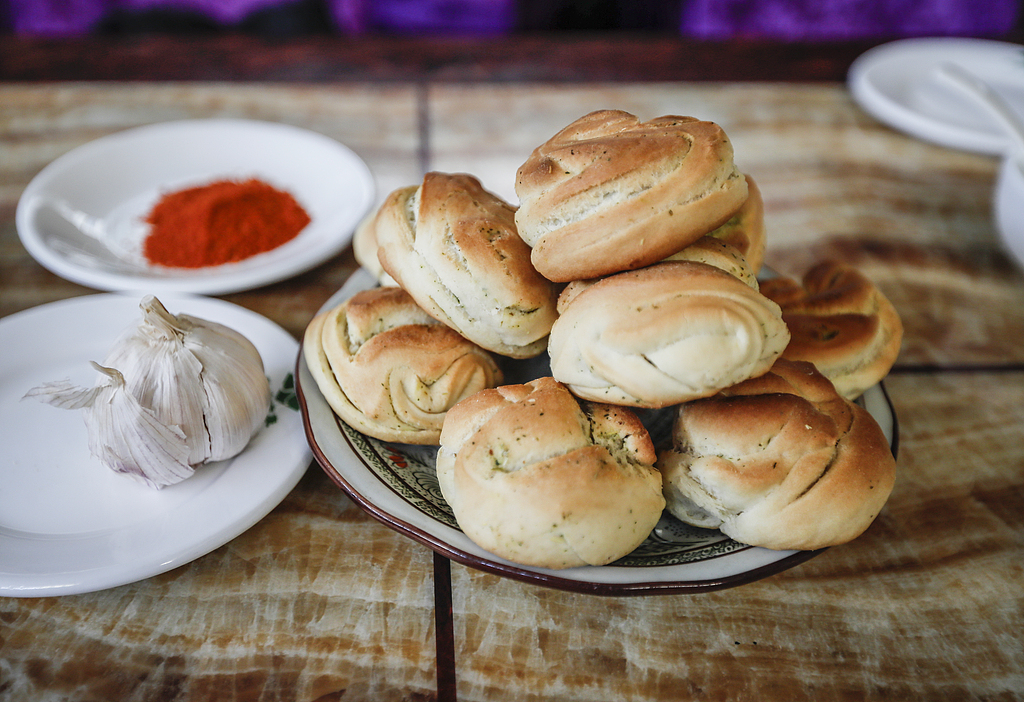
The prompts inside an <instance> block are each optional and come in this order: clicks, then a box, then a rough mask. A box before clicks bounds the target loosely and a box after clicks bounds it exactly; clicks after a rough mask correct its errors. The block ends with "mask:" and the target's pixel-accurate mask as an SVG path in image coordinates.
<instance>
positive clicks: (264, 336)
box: [0, 294, 311, 597]
mask: <svg viewBox="0 0 1024 702" xmlns="http://www.w3.org/2000/svg"><path fill="white" fill-rule="evenodd" d="M139 300H140V298H139V297H138V296H136V295H127V294H100V295H88V296H85V297H78V298H72V299H69V300H63V301H61V302H55V303H51V304H48V305H43V306H40V307H36V308H34V309H30V310H26V311H24V312H19V313H17V314H13V315H10V316H9V317H5V318H4V319H2V320H0V339H3V343H0V431H2V432H3V446H4V452H3V456H2V458H0V475H2V476H3V479H2V481H0V595H5V596H18V597H39V596H43V595H68V594H75V593H81V592H90V591H94V590H102V589H105V588H109V587H115V586H117V585H123V584H125V583H130V582H134V581H136V580H141V579H144V578H148V577H150V576H153V575H157V574H159V573H162V572H164V571H167V570H171V569H172V568H176V567H178V566H181V565H184V564H185V563H188V562H189V561H192V560H194V559H196V558H198V557H199V556H202V555H204V554H206V553H209V552H210V551H212V550H213V549H215V548H218V547H219V546H221V545H223V544H225V543H227V542H228V541H230V540H231V539H233V538H234V537H236V536H238V535H239V534H241V533H242V532H243V531H245V530H246V529H248V528H249V527H251V526H252V525H253V524H255V523H256V522H257V521H259V520H260V519H262V518H263V517H264V516H265V515H266V514H267V513H268V512H270V510H271V509H273V508H274V507H275V506H276V505H277V504H278V503H279V502H280V501H281V500H282V499H284V497H285V495H287V494H288V492H289V491H290V490H291V489H292V488H293V487H294V486H295V484H296V483H297V482H298V481H299V478H300V477H302V474H303V473H304V472H305V470H306V468H307V467H308V466H309V464H310V462H311V455H310V452H309V446H308V444H307V443H306V441H305V440H304V438H303V435H302V420H301V417H300V415H299V412H298V411H297V409H295V402H294V399H295V398H294V396H293V392H292V387H291V386H292V378H293V373H294V369H295V359H296V354H297V353H298V342H296V341H295V340H294V339H293V338H292V337H291V335H289V334H288V333H287V332H286V331H284V330H283V329H281V328H280V327H279V326H277V325H276V324H274V323H273V322H271V321H270V320H268V319H266V318H265V317H262V316H260V315H258V314H256V313H254V312H250V311H249V310H246V309H244V308H241V307H238V306H237V305H233V304H230V303H227V302H224V301H222V300H215V299H210V298H203V297H193V296H187V295H175V294H167V295H161V296H160V300H161V302H163V303H164V304H165V305H166V306H167V308H168V309H169V310H170V311H171V312H174V313H178V312H186V313H188V314H191V315H193V316H197V317H202V318H204V319H209V320H212V321H216V322H221V323H222V324H226V325H227V326H229V327H232V328H233V329H235V330H237V331H238V332H240V333H242V334H244V335H245V336H246V337H248V338H249V340H250V341H252V342H253V344H255V345H256V348H257V349H258V350H259V352H260V355H261V356H262V357H263V363H264V366H265V368H266V371H267V376H268V377H269V378H270V383H271V389H272V390H273V391H274V393H275V399H274V404H273V407H272V409H271V413H270V415H269V416H268V420H269V421H270V423H269V424H268V425H267V426H265V427H264V428H263V429H262V430H261V431H260V432H259V433H258V434H257V435H256V436H255V437H254V438H253V440H252V442H251V443H250V444H249V446H247V447H246V449H245V450H244V451H243V452H242V453H241V454H239V455H238V456H236V457H235V458H233V459H231V460H228V461H221V462H218V463H211V464H208V465H206V466H201V467H200V468H198V469H197V470H196V472H195V474H194V475H192V476H191V477H189V478H187V479H186V480H184V481H182V482H180V483H178V484H176V485H171V486H169V487H166V488H163V489H162V490H156V489H153V488H149V487H146V486H145V485H142V484H141V483H138V482H136V481H135V480H133V479H131V478H129V477H127V476H125V475H120V474H117V473H114V472H113V471H112V470H110V469H109V468H107V467H105V466H104V465H102V464H101V463H100V462H99V461H97V460H96V459H95V458H93V457H92V456H91V455H90V453H89V447H88V444H87V437H86V430H85V423H84V422H83V420H82V413H81V412H77V411H71V410H63V409H58V408H56V407H51V406H50V405H46V404H43V403H42V402H39V401H37V400H33V399H26V400H22V397H23V396H24V395H25V393H26V392H27V391H28V390H29V389H31V388H33V387H35V386H36V385H39V384H40V383H43V382H47V381H53V380H61V379H63V378H70V379H71V380H72V381H73V382H75V383H79V384H82V385H92V384H93V382H94V381H95V378H96V373H95V371H94V370H93V369H92V367H91V366H90V365H89V361H90V360H97V361H102V360H103V357H104V356H105V355H106V352H107V350H108V348H109V346H110V344H111V343H112V342H113V340H114V339H115V338H116V337H117V335H118V334H119V333H120V332H121V331H122V330H123V329H124V328H126V327H128V326H130V325H132V324H134V323H136V322H137V320H138V319H139V318H140V312H139V307H138V305H139ZM289 403H290V404H291V405H292V406H289ZM275 420H276V421H275Z"/></svg>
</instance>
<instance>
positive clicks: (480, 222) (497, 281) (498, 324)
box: [375, 173, 558, 358]
mask: <svg viewBox="0 0 1024 702" xmlns="http://www.w3.org/2000/svg"><path fill="white" fill-rule="evenodd" d="M375 233H376V239H377V245H378V247H379V249H378V259H379V260H380V263H381V266H382V267H383V269H384V271H385V272H386V273H387V274H389V275H390V276H391V277H392V278H394V279H395V281H397V282H398V284H399V285H400V286H401V287H403V288H404V289H405V290H407V291H408V292H409V294H410V295H412V297H413V298H414V299H415V300H416V302H417V303H418V304H419V305H420V306H421V307H422V308H423V309H424V310H426V311H427V312H428V313H429V314H430V315H432V316H433V317H435V318H436V319H439V320H440V321H442V322H444V323H445V324H447V325H448V326H450V327H451V328H452V329H455V330H456V331H458V332H459V333H460V334H462V335H463V336H465V337H466V338H467V339H469V340H470V341H473V342H474V343H476V344H479V345H480V346H482V347H484V348H485V349H489V350H491V351H494V352H495V353H499V354H502V355H505V356H512V357H514V358H528V357H531V356H536V355H538V354H540V353H541V352H543V350H544V348H545V346H546V344H547V335H548V332H549V331H550V329H551V323H552V322H553V321H554V318H555V302H556V300H557V298H558V294H557V291H556V290H555V288H554V286H553V285H552V284H551V282H550V281H548V280H545V279H544V278H543V277H541V275H540V274H539V273H537V271H536V270H534V268H533V265H532V264H531V263H530V249H529V247H528V246H526V244H525V243H524V242H523V240H522V239H520V238H519V235H518V234H517V233H516V225H515V209H514V208H513V207H512V206H510V205H509V204H508V203H506V202H504V201H502V200H501V199H500V198H498V197H497V196H495V195H493V194H491V193H489V192H487V191H486V190H484V188H483V187H482V186H481V185H480V181H478V180H477V179H476V178H474V177H472V176H469V175H464V174H445V173H428V174H427V175H426V176H425V177H424V178H423V183H422V184H421V185H420V186H419V187H407V188H400V189H398V190H396V191H395V192H393V193H391V195H390V196H389V197H388V198H387V200H386V201H385V202H384V204H383V205H382V206H381V210H380V212H379V213H378V215H377V218H376V222H375Z"/></svg>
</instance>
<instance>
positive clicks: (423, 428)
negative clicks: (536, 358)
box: [302, 287, 502, 445]
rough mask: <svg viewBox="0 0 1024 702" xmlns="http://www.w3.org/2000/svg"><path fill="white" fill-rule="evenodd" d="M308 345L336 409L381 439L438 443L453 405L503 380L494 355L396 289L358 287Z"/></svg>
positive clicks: (315, 372) (324, 318)
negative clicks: (442, 426) (438, 319)
mask: <svg viewBox="0 0 1024 702" xmlns="http://www.w3.org/2000/svg"><path fill="white" fill-rule="evenodd" d="M302 350H303V355H304V358H305V360H306V365H307V366H309V370H310V373H311V374H312V376H313V378H314V379H315V380H316V384H317V387H319V388H320V391H321V392H322V393H323V395H324V397H325V398H326V399H327V402H328V404H330V406H331V408H332V409H333V410H334V411H335V413H337V415H338V416H339V417H341V419H343V420H344V421H345V422H346V423H347V424H349V425H350V426H352V427H353V428H354V429H357V430H358V431H361V432H363V433H364V434H369V435H370V436H373V437H376V438H378V439H381V440H383V441H397V442H401V443H408V444H435V445H436V444H437V442H438V440H439V439H440V436H441V425H442V423H443V422H444V416H445V413H446V412H447V411H448V409H449V408H450V407H451V406H452V405H454V404H455V403H456V402H458V401H459V400H461V399H463V398H465V397H468V396H470V395H472V394H473V393H475V392H477V391H479V390H483V389H486V388H490V387H494V385H496V384H498V383H499V382H501V378H502V375H501V371H500V370H499V368H498V366H497V365H496V364H495V362H494V359H493V358H492V357H491V356H490V354H489V353H487V352H486V351H484V350H483V349H481V348H480V347H479V346H477V345H476V344H473V343H472V342H470V341H467V340H466V339H464V338H463V337H462V336H460V335H459V334H458V332H456V331H455V330H453V329H450V328H449V327H447V326H445V325H443V324H441V323H440V322H438V321H437V320H436V319H434V318H433V317H431V316H430V315H428V314H427V313H426V312H424V311H423V310H422V309H421V308H420V307H419V306H418V305H416V303H415V301H413V299H412V297H411V296H410V295H409V294H408V293H407V292H405V291H404V290H402V289H401V288H396V287H388V288H374V289H373V290H366V291H363V292H360V293H356V294H355V295H353V296H352V297H351V298H349V299H348V300H347V301H345V302H344V303H342V304H340V305H337V306H336V307H334V308H332V309H330V310H327V311H324V312H322V313H320V314H318V315H317V316H316V317H314V318H313V320H312V321H311V322H310V324H309V325H308V326H307V327H306V332H305V335H304V338H303V345H302Z"/></svg>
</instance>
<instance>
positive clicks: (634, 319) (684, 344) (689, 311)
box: [548, 261, 789, 407]
mask: <svg viewBox="0 0 1024 702" xmlns="http://www.w3.org/2000/svg"><path fill="white" fill-rule="evenodd" d="M563 295H564V296H565V297H566V300H563V301H561V302H560V304H559V310H560V312H561V314H560V316H559V318H558V319H557V320H556V322H555V324H554V326H553V327H552V329H551V337H550V339H549V344H548V353H549V355H550V357H551V374H552V375H553V376H554V378H555V379H557V380H559V381H561V382H563V383H565V384H566V385H568V386H569V388H570V390H572V391H573V393H575V394H576V395H578V396H580V397H583V398H586V399H589V400H594V401H598V402H610V403H612V404H621V405H630V406H635V407H665V406H668V405H673V404H677V403H679V402H686V401H688V400H692V399H694V398H698V397H706V396H708V395H713V394H714V393H716V392H718V391H719V390H721V389H722V388H725V387H728V386H730V385H734V384H736V383H738V382H740V381H742V380H746V379H747V378H750V377H752V376H756V375H760V374H761V373H764V372H765V371H767V370H768V369H769V368H770V367H771V365H772V363H774V361H775V359H776V358H778V356H779V354H781V353H782V350H783V349H784V348H785V347H786V344H787V342H788V341H789V332H788V331H787V330H786V325H785V324H784V323H783V321H782V316H781V314H780V312H779V307H778V305H776V304H775V303H774V302H772V301H771V300H769V299H768V298H766V297H764V296H763V295H761V294H760V293H758V292H757V291H756V290H754V289H753V288H751V287H750V286H748V285H746V284H745V283H743V282H742V281H741V280H739V279H738V278H736V277H735V276H733V275H730V274H729V273H726V272H724V271H722V270H719V269H718V268H715V267H713V266H709V265H707V264H704V263H695V262H692V261H667V262H663V263H658V264H655V265H653V266H648V267H647V268H642V269H640V270H637V271H629V272H626V273H619V274H616V275H613V276H609V277H607V278H602V279H600V280H597V281H596V282H593V283H592V284H589V285H588V286H585V287H583V288H582V289H580V288H579V287H578V286H574V285H570V286H568V287H567V288H566V290H565V292H564V293H563ZM570 298H571V299H570ZM563 303H564V304H563Z"/></svg>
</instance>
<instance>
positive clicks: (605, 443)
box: [437, 378, 665, 568]
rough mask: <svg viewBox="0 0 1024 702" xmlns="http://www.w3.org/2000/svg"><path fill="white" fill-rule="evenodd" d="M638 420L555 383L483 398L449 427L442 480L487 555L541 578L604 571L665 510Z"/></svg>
mask: <svg viewBox="0 0 1024 702" xmlns="http://www.w3.org/2000/svg"><path fill="white" fill-rule="evenodd" d="M654 460H655V452H654V446H653V445H652V444H651V439H650V436H649V435H648V433H647V430H646V429H645V428H644V426H643V424H641V423H640V420H639V419H638V418H637V417H636V415H635V414H633V413H632V412H630V411H629V410H627V409H625V408H622V407H615V406H611V405H603V404H599V403H589V402H581V401H579V400H577V399H576V398H575V397H573V396H572V395H571V394H570V393H569V391H568V390H566V388H565V387H564V386H563V385H561V384H560V383H558V382H556V381H554V380H553V379H551V378H540V379H538V380H535V381H532V382H530V383H527V384H525V385H507V386H503V387H499V388H495V389H493V390H485V391H483V392H480V393H477V394H476V395H473V396H472V397H470V398H469V399H467V400H464V401H462V402H460V403H459V404H457V405H456V406H455V407H453V408H452V409H451V410H450V411H449V413H448V416H447V417H446V418H445V422H444V429H443V431H442V432H441V448H440V449H439V451H438V454H437V478H438V481H439V482H440V485H441V491H442V493H443V495H444V497H445V499H446V500H447V501H448V503H449V504H450V505H451V507H452V510H453V511H454V513H455V517H456V520H457V521H458V524H459V527H460V528H461V529H462V530H463V531H464V532H465V533H466V535H467V536H468V537H469V538H470V539H471V540H472V541H473V542H475V543H476V544H477V545H479V546H480V547H481V548H484V549H486V550H488V551H490V552H491V553H494V554H496V555H498V556H500V557H502V558H505V559H507V560H510V561H512V562H514V563H520V564H523V565H529V566H537V567H543V568H571V567H575V566H582V565H604V564H606V563H611V562H612V561H614V560H616V559H618V558H621V557H622V556H625V555H627V554H628V553H630V552H632V551H633V550H634V549H635V548H636V547H637V546H639V545H640V544H641V543H642V542H643V541H644V540H645V539H646V538H647V536H648V535H649V534H650V532H651V530H652V529H653V528H654V526H655V524H657V522H658V519H659V518H660V516H661V513H662V509H663V508H664V505H665V500H664V498H663V497H662V494H661V476H660V475H659V474H658V472H657V471H656V470H655V469H654V467H653V463H654Z"/></svg>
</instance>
